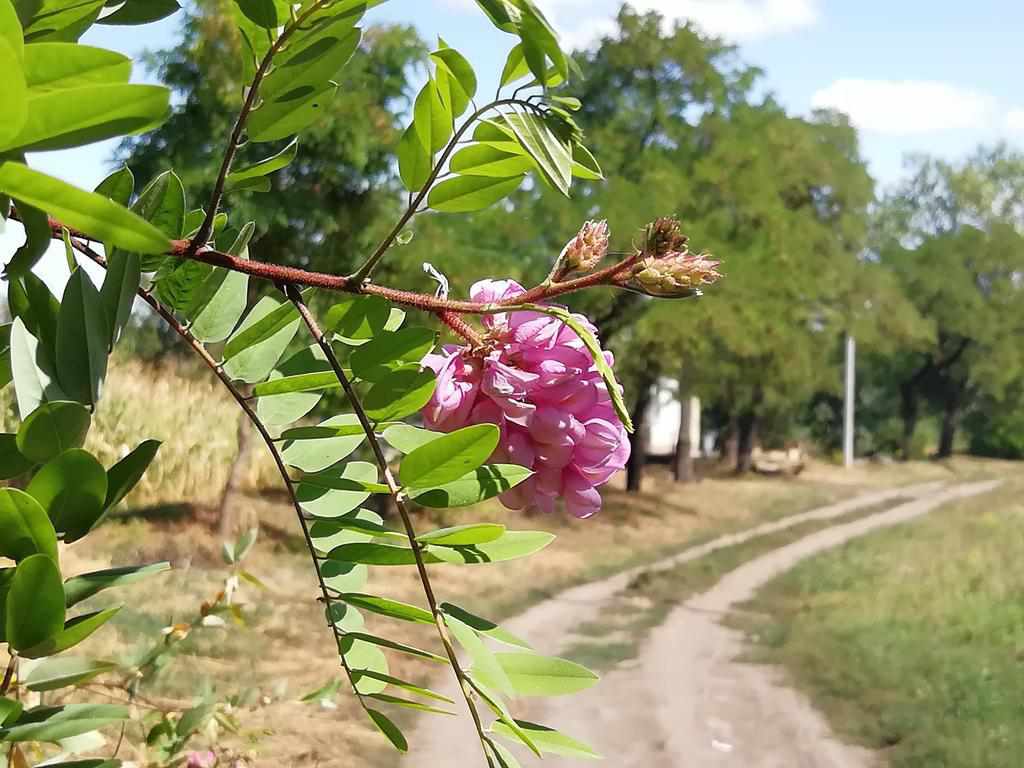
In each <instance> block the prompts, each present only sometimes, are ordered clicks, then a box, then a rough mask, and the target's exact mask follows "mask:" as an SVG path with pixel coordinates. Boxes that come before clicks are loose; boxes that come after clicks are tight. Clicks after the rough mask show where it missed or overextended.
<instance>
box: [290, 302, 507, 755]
mask: <svg viewBox="0 0 1024 768" xmlns="http://www.w3.org/2000/svg"><path fill="white" fill-rule="evenodd" d="M283 290H284V293H285V295H286V296H287V297H288V299H289V300H290V301H291V302H292V304H294V305H295V308H296V309H297V310H298V311H299V315H300V316H301V317H302V320H303V322H304V323H305V324H306V327H307V328H308V329H309V332H310V334H311V335H312V336H313V338H314V339H315V340H316V343H317V344H318V345H319V346H320V349H321V350H323V353H324V355H325V356H326V358H327V361H328V363H330V366H331V369H332V370H333V371H334V375H335V376H336V377H337V378H338V383H339V384H341V387H342V389H344V390H345V394H346V396H347V397H348V399H349V402H350V403H351V404H352V410H353V411H354V412H355V414H356V418H357V419H359V424H360V425H361V426H362V428H363V431H364V432H365V433H366V439H367V441H368V442H369V445H370V449H371V450H372V451H373V456H374V458H375V459H376V461H377V465H378V466H379V467H380V470H381V472H382V473H383V475H384V483H385V485H387V487H388V493H389V494H390V495H391V498H393V499H394V501H395V506H396V507H397V508H398V513H399V515H401V518H402V525H403V527H404V528H405V535H406V537H407V538H408V540H409V546H410V547H411V548H412V552H413V557H414V558H415V560H416V570H417V572H418V574H419V579H420V584H421V585H422V587H423V593H424V595H425V596H426V598H427V604H428V605H429V606H430V613H431V615H433V617H434V625H435V626H436V628H437V634H438V637H440V639H441V644H442V645H443V646H444V650H445V653H446V654H447V655H448V660H449V662H450V663H451V667H452V671H453V672H454V673H455V679H456V680H457V681H458V683H459V688H460V690H461V691H462V695H463V697H464V698H465V700H466V706H467V707H468V708H469V713H470V715H471V716H472V718H473V724H474V725H475V726H476V731H477V735H478V736H479V737H480V748H481V749H482V750H483V751H484V758H485V759H486V760H487V763H488V765H490V764H491V758H490V756H489V755H488V753H487V747H486V742H487V736H486V734H485V733H484V727H483V722H482V721H481V719H480V713H479V712H478V711H477V708H476V702H475V701H474V700H473V697H472V695H471V693H470V691H471V686H470V682H469V679H468V678H467V677H466V674H465V672H464V671H463V670H462V667H461V665H460V664H459V658H458V656H457V654H456V652H455V646H454V645H453V643H452V640H451V637H450V636H449V634H448V627H447V626H446V625H445V623H444V615H443V614H442V612H441V609H440V608H439V607H438V603H437V598H436V597H435V595H434V588H433V586H432V585H431V583H430V576H429V575H428V574H427V565H426V563H425V562H424V560H423V551H422V549H421V547H420V543H419V541H417V539H416V529H415V527H414V526H413V523H412V518H411V516H410V515H409V507H408V504H407V503H406V496H405V492H404V491H403V490H402V489H401V487H400V486H399V485H398V483H397V482H395V477H394V474H393V473H392V472H391V468H390V467H389V466H388V460H387V457H386V456H385V455H384V449H383V448H382V446H381V444H380V440H378V439H377V433H376V431H375V430H374V425H373V422H372V421H371V420H370V418H369V416H368V415H367V414H366V410H365V409H364V408H363V404H362V401H361V400H360V399H359V393H358V392H356V390H355V387H353V386H352V382H351V381H350V380H349V378H348V376H347V375H346V374H345V370H344V369H343V368H342V367H341V363H340V362H339V361H338V357H337V355H335V354H334V349H333V348H332V347H331V341H330V339H329V338H328V337H327V335H326V334H325V333H324V332H323V330H321V328H320V326H319V324H318V323H317V321H316V318H315V317H313V313H312V312H310V310H309V307H308V306H307V305H306V302H305V300H304V299H303V298H302V293H301V292H300V291H299V290H298V289H297V288H296V287H295V286H293V285H288V286H285V287H284V288H283Z"/></svg>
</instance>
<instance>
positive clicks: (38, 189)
mask: <svg viewBox="0 0 1024 768" xmlns="http://www.w3.org/2000/svg"><path fill="white" fill-rule="evenodd" d="M0 192H4V193H6V194H8V195H10V196H11V197H16V198H18V199H19V200H24V201H25V202H27V203H28V204H29V205H34V206H35V207H37V208H41V209H42V210H45V211H46V212H47V213H49V214H50V215H51V216H53V217H54V218H56V219H59V220H60V221H61V222H62V223H63V224H65V225H66V226H69V227H72V228H74V229H77V230H81V231H82V232H86V233H88V234H89V236H90V237H92V238H94V239H96V240H101V241H103V242H105V243H108V244H109V245H112V246H116V247H120V248H124V249H126V250H129V251H138V252H140V253H164V252H165V251H167V250H168V249H169V248H170V242H169V240H168V238H167V237H166V236H165V235H163V234H162V233H161V232H160V230H159V229H157V228H155V227H154V226H153V225H152V224H150V223H148V222H147V221H145V220H144V219H142V218H140V217H139V216H137V215H135V214H134V213H132V212H131V211H129V210H128V209H126V208H124V207H122V206H120V205H118V204H117V203H115V202H113V201H112V200H110V199H109V198H107V197H103V196H102V195H97V194H94V193H92V192H86V191H85V190H81V189H77V188H76V187H73V186H71V185H70V184H67V183H66V182H63V181H61V180H60V179H56V178H54V177H52V176H47V175H46V174H44V173H40V172H39V171H34V170H31V169H30V168H27V167H26V166H24V165H22V164H21V163H16V162H13V161H10V160H8V161H5V162H0Z"/></svg>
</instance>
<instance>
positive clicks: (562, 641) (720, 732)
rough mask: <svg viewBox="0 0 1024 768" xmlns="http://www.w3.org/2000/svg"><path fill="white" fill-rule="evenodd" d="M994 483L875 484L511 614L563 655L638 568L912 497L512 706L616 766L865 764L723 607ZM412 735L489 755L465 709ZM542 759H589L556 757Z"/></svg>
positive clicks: (829, 535) (729, 587) (435, 761)
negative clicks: (625, 655)
mask: <svg viewBox="0 0 1024 768" xmlns="http://www.w3.org/2000/svg"><path fill="white" fill-rule="evenodd" d="M994 486H995V483H974V484H968V485H960V486H957V487H954V488H952V489H950V490H942V484H941V483H927V484H921V485H915V486H909V487H903V488H894V489H888V490H884V491H876V492H872V493H866V494H862V495H860V496H856V497H854V498H851V499H847V500H845V501H842V502H839V503H837V504H832V505H829V506H827V507H822V508H819V509H815V510H811V511H809V512H803V513H800V514H795V515H791V516H789V517H786V518H782V519H780V520H776V521H773V522H770V523H765V524H763V525H759V526H756V527H754V528H751V529H749V530H746V531H743V532H741V533H736V534H729V535H726V536H721V537H719V538H716V539H714V540H712V541H710V542H707V543H705V544H702V545H700V546H695V547H691V548H689V549H687V550H685V551H683V552H681V553H680V554H678V555H675V556H673V557H670V558H666V559H665V560H662V561H659V562H658V563H655V564H654V565H647V566H642V567H640V568H634V569H631V570H628V571H624V572H622V573H619V574H617V575H615V576H613V577H611V578H609V579H605V580H603V581H598V582H592V583H589V584H585V585H582V586H579V587H574V588H572V589H569V590H566V591H565V592H562V593H560V594H559V595H556V596H555V597H553V598H552V599H550V600H547V601H545V602H543V603H541V604H539V605H537V606H534V607H533V608H531V609H529V610H528V611H526V612H524V613H523V614H521V615H519V616H517V617H515V618H513V619H511V620H509V621H506V622H504V626H506V627H507V628H508V629H510V630H511V631H512V632H515V633H516V634H519V635H521V636H524V637H526V638H527V639H528V640H530V641H531V643H533V645H534V647H535V648H536V649H537V650H538V651H540V652H542V653H550V654H557V653H558V652H559V651H560V650H562V648H563V647H565V646H567V645H569V644H571V642H572V632H573V630H574V629H575V628H576V627H578V626H580V625H581V624H583V623H585V622H588V621H591V620H593V619H594V618H596V617H597V616H598V615H599V614H600V612H601V610H602V608H603V607H604V605H605V604H606V602H607V601H608V600H609V599H611V598H612V597H614V596H615V595H616V594H617V593H618V592H620V591H622V590H623V589H624V588H625V587H626V586H627V585H628V584H629V582H630V581H631V580H632V579H633V578H634V577H635V576H636V575H637V574H638V573H640V572H641V571H649V570H652V569H659V570H660V569H667V568H672V567H674V566H676V565H679V564H682V563H685V562H689V561H691V560H695V559H697V558H700V557H704V556H706V555H707V554H709V553H711V552H714V551H715V550H718V549H722V548H724V547H728V546H732V545H735V544H740V543H743V542H745V541H748V540H750V539H753V538H756V537H758V536H763V535H766V534H769V533H773V532H776V531H779V530H783V529H786V528H790V527H793V526H795V525H799V524H801V523H804V522H807V521H810V520H828V519H833V518H837V517H841V516H843V515H846V514H848V513H850V512H853V511H855V510H858V509H864V508H867V507H871V506H875V505H878V504H881V503H884V502H891V501H897V500H899V499H904V498H906V499H913V501H910V502H908V503H906V504H901V505H899V506H897V507H895V508H894V509H891V510H888V511H886V512H883V513H879V514H877V515H872V516H871V517H868V518H864V519H862V520H858V521H856V522H853V523H849V524H846V525H840V526H836V527H834V528H829V529H826V530H824V531H821V532H818V533H815V534H812V535H810V536H808V537H806V538H804V539H801V540H799V541H798V542H796V543H794V544H791V545H789V546H786V547H783V548H781V549H778V550H775V551H773V552H771V553H769V554H767V555H765V556H763V557H759V558H757V559H755V560H753V561H750V562H749V563H747V564H745V565H743V566H741V567H740V568H738V569H736V570H735V571H733V572H731V573H730V574H728V575H727V576H726V577H725V578H724V579H723V580H722V581H721V582H719V584H718V585H716V586H715V587H714V588H712V589H711V590H710V591H708V592H706V593H704V594H703V595H700V596H699V597H697V598H694V599H693V600H691V601H689V602H688V603H687V604H685V605H683V606H680V607H679V608H677V609H676V610H675V611H674V612H673V613H672V614H671V615H670V617H669V619H668V620H667V621H666V623H665V624H664V625H663V626H661V627H659V628H658V629H657V630H655V631H654V632H653V633H652V635H651V637H650V638H649V639H648V641H647V642H646V643H645V645H644V646H643V647H642V649H641V653H640V657H639V659H638V660H636V661H633V662H628V663H626V664H623V665H620V667H619V668H617V669H616V670H615V671H613V672H611V673H609V674H607V675H605V676H604V678H603V680H602V681H601V684H600V685H598V686H596V687H595V688H592V689H591V690H589V691H586V692H584V693H583V694H577V695H575V696H573V697H571V698H569V699H551V700H546V701H543V702H537V701H536V700H534V701H532V702H531V706H530V707H529V708H528V709H526V710H525V711H524V710H523V707H522V704H523V703H525V702H522V703H520V705H518V706H517V707H516V708H515V709H516V711H517V714H521V716H524V717H527V718H528V719H532V720H535V721H537V722H543V723H547V724H550V725H553V726H555V727H557V728H559V729H560V730H563V731H564V732H566V733H569V734H571V735H573V736H576V737H578V738H580V739H583V740H585V741H587V742H588V743H590V744H591V745H592V746H594V747H595V748H596V749H598V751H600V752H601V753H602V754H604V755H605V756H606V758H607V762H606V764H607V765H611V766H615V768H640V767H641V766H643V768H675V767H676V766H679V767H680V768H682V767H683V766H685V768H704V766H718V765H734V766H745V767H746V766H751V767H752V768H762V767H763V768H769V767H770V768H775V767H776V766H777V767H778V768H783V766H785V768H796V767H798V766H808V767H810V766H813V767H814V768H826V767H829V766H831V767H834V768H860V766H865V765H868V764H869V762H868V759H867V756H866V754H864V753H863V752H862V751H861V750H852V749H850V748H848V747H844V746H842V745H840V744H838V743H837V742H835V740H834V739H832V738H830V737H829V734H828V729H827V728H826V727H825V725H824V723H823V722H822V721H821V720H820V718H819V717H818V716H817V714H816V713H815V712H814V711H813V709H811V707H810V705H809V704H807V703H806V701H803V700H802V699H801V698H800V697H799V696H798V695H797V694H795V693H794V692H791V691H789V690H788V689H785V688H783V687H781V686H780V685H779V684H778V683H777V682H776V681H775V680H774V676H773V675H772V674H771V672H770V671H769V670H767V669H764V668H762V667H756V666H751V665H744V664H739V663H735V662H734V661H733V659H734V658H735V657H736V656H737V655H738V653H739V652H740V650H741V647H742V643H741V641H742V638H741V637H740V636H739V634H738V633H735V632H732V631H730V630H727V629H725V628H723V627H721V626H720V625H719V624H718V622H717V617H718V615H719V614H721V613H722V612H724V611H726V610H728V608H729V607H730V606H732V605H734V604H736V603H739V602H743V601H744V600H746V599H748V598H749V597H750V596H752V594H753V592H754V591H755V590H756V589H757V588H758V587H759V586H761V585H762V584H764V583H765V582H767V581H769V580H770V579H771V578H772V577H774V576H775V575H776V574H778V573H781V572H782V571H784V570H786V569H787V568H790V567H792V565H794V564H795V563H796V562H797V561H799V560H800V559H802V558H804V557H807V556H809V555H811V554H814V553H816V552H819V551H821V550H823V549H827V548H829V547H832V546H837V545H839V544H841V543H842V542H844V541H846V540H848V539H850V538H853V537H855V536H860V535H863V534H865V533H867V532H869V531H871V530H874V529H876V528H880V527H882V526H885V525H893V524H896V523H900V522H903V521H905V520H909V519H911V518H913V517H916V516H918V515H921V514H924V513H926V512H928V511H930V510H932V509H934V508H935V507H937V506H939V505H941V504H943V503H945V502H948V501H950V500H952V499H955V498H960V497H962V496H967V495H972V494H977V493H983V492H985V491H987V490H990V489H991V488H993V487H994ZM442 690H444V687H443V686H442ZM453 690H454V686H450V687H449V688H448V692H449V693H452V692H453ZM410 742H411V743H412V745H413V749H414V750H415V751H414V754H415V756H416V758H417V762H418V764H420V765H424V766H431V768H447V767H448V766H452V767H453V768H454V767H456V766H458V768H462V766H475V765H482V764H483V761H482V758H481V756H480V752H479V745H478V742H477V741H476V738H475V734H474V732H473V728H472V724H471V723H470V722H469V718H468V715H467V716H466V717H460V718H436V717H431V718H429V719H423V720H421V721H420V727H419V728H418V729H417V730H416V732H415V733H413V734H411V738H410ZM543 764H544V765H545V766H570V765H584V764H585V763H584V762H582V761H579V762H577V761H573V760H560V759H552V758H548V759H546V760H545V761H544V763H543ZM590 764H591V765H592V763H590Z"/></svg>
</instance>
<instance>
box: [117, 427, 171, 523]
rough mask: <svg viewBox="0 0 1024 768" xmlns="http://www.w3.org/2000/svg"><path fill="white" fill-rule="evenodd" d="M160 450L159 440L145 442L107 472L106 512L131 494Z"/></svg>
mask: <svg viewBox="0 0 1024 768" xmlns="http://www.w3.org/2000/svg"><path fill="white" fill-rule="evenodd" d="M159 449H160V441H159V440H145V441H143V442H141V443H139V445H138V446H136V448H135V450H133V451H132V452H131V453H129V454H128V455H127V456H125V457H124V458H123V459H121V460H120V461H119V462H117V463H116V464H115V465H114V466H112V467H111V468H110V469H109V470H107V498H106V499H105V500H104V502H103V510H104V512H110V510H111V509H113V508H114V507H115V506H117V505H118V504H120V503H121V501H122V500H123V499H124V497H125V496H127V495H128V494H129V493H130V492H131V490H132V488H134V487H135V486H136V484H137V483H138V482H139V480H141V479H142V476H143V475H144V474H145V472H146V469H147V468H148V467H149V465H150V463H152V461H153V459H154V458H156V452H157V451H158V450H159Z"/></svg>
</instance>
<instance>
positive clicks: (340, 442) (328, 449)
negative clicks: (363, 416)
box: [281, 374, 366, 472]
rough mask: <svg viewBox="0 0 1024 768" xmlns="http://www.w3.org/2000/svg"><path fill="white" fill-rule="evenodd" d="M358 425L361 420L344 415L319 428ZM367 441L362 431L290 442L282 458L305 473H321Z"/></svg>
mask: <svg viewBox="0 0 1024 768" xmlns="http://www.w3.org/2000/svg"><path fill="white" fill-rule="evenodd" d="M332 375H333V374H332ZM358 423H359V420H358V419H357V418H356V417H355V416H354V415H352V414H343V415H341V416H334V417H332V418H330V419H327V420H326V421H323V422H321V423H320V424H319V425H318V426H321V427H339V426H352V425H358ZM365 439H366V435H365V433H363V432H362V430H360V431H359V433H357V434H353V435H345V436H343V437H327V438H314V439H308V440H290V441H288V442H286V443H285V445H284V449H283V450H282V451H281V456H282V458H283V459H284V460H285V462H286V463H287V464H289V465H290V466H293V467H295V468H296V469H301V470H302V471H303V472H320V471H322V470H325V469H327V468H328V467H330V466H332V465H333V464H336V463H338V462H339V461H341V460H342V459H344V458H345V457H347V456H348V455H349V454H351V453H352V452H353V451H354V450H355V449H356V448H358V447H359V446H360V445H361V444H362V442H363V440H365Z"/></svg>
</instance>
